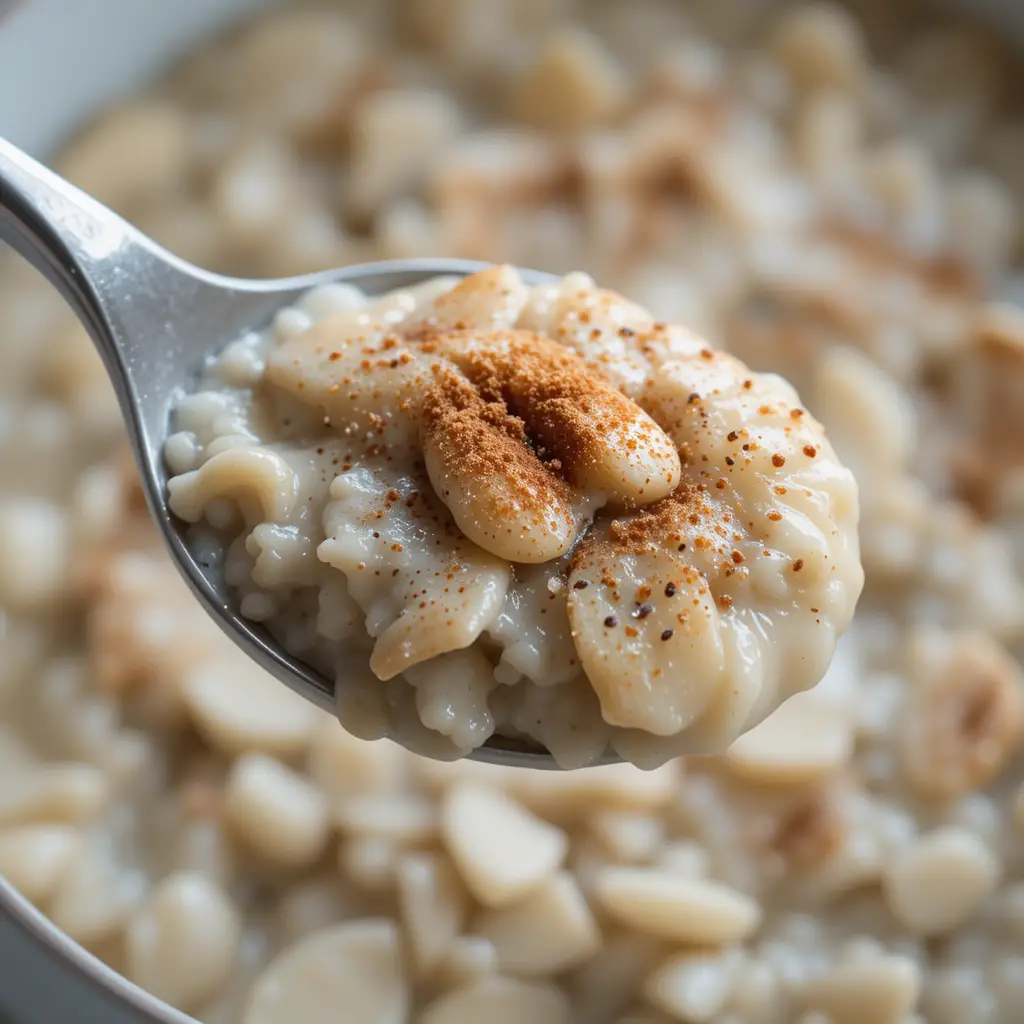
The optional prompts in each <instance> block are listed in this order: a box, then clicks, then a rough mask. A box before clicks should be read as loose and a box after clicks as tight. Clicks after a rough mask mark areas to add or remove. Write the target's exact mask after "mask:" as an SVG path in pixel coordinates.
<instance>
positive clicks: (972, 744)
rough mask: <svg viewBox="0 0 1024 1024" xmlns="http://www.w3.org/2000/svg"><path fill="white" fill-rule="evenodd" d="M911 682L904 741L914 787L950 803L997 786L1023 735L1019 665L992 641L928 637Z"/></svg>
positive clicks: (916, 655) (1023, 678)
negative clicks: (954, 799) (976, 791)
mask: <svg viewBox="0 0 1024 1024" xmlns="http://www.w3.org/2000/svg"><path fill="white" fill-rule="evenodd" d="M936 639H938V643H934V642H933V640H936ZM911 683H912V686H911V689H910V694H909V700H908V701H907V705H906V710H905V712H904V716H905V721H904V725H903V728H902V729H901V730H900V732H899V734H898V735H899V746H900V753H901V754H902V760H903V767H904V771H905V772H906V775H907V779H908V781H909V782H910V783H911V785H912V786H913V788H914V789H915V790H916V791H917V792H918V793H919V794H920V795H922V796H925V797H932V798H935V797H939V798H946V799H948V798H952V797H959V796H963V795H964V794H966V793H968V792H971V791H972V790H975V789H980V788H981V787H983V786H985V785H986V784H987V783H989V782H991V781H992V780H993V779H994V778H995V777H996V776H997V775H998V774H999V772H1000V771H1002V770H1003V768H1004V767H1005V766H1006V764H1007V763H1008V762H1009V760H1010V759H1011V758H1012V757H1013V756H1014V754H1015V753H1016V752H1017V750H1018V749H1019V748H1020V744H1021V738H1022V736H1024V673H1022V672H1021V668H1020V666H1019V665H1018V664H1017V663H1016V662H1015V661H1014V659H1013V658H1011V657H1010V655H1009V654H1008V653H1007V652H1006V650H1005V649H1004V648H1003V647H1001V646H1000V645H999V644H998V643H997V642H996V641H995V640H994V639H993V638H992V637H989V636H987V635H985V634H981V633H970V632H968V633H960V634H956V635H953V636H947V637H943V638H935V637H934V635H933V634H931V633H928V634H922V636H921V637H920V638H919V639H918V640H917V641H916V642H913V643H912V645H911Z"/></svg>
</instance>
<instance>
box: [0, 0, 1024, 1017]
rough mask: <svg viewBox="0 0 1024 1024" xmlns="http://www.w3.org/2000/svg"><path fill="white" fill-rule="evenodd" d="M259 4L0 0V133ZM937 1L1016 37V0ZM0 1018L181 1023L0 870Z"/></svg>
mask: <svg viewBox="0 0 1024 1024" xmlns="http://www.w3.org/2000/svg"><path fill="white" fill-rule="evenodd" d="M270 2H272V0H0V135H2V136H5V137H6V138H9V139H10V140H11V141H12V142H15V143H17V144H18V145H20V146H22V147H23V148H24V149H26V150H28V151H29V152H30V153H32V154H33V155H36V156H43V157H45V156H46V154H47V153H50V152H52V151H53V149H54V148H55V147H56V146H57V145H58V144H59V143H60V142H61V141H62V140H63V139H66V138H67V137H68V136H69V135H70V134H71V132H72V131H73V130H74V129H75V127H76V126H78V125H79V124H81V123H82V122H83V121H85V120H86V119H87V118H88V117H89V116H90V115H91V114H93V113H95V112H96V111H97V110H99V109H101V108H102V107H103V106H105V105H106V104H107V103H109V102H111V101H112V100H114V99H115V98H117V97H119V96H124V95H126V94H128V93H130V91H131V89H132V88H133V87H135V86H138V85H139V84H140V83H143V82H145V81H146V80H147V79H151V78H154V77H156V76H157V75H159V73H160V71H161V70H162V69H163V68H164V67H165V66H166V65H167V64H168V63H169V62H170V61H171V60H173V58H174V57H175V56H176V55H177V54H179V53H181V52H183V51H184V50H187V49H188V47H189V45H190V44H191V43H193V42H196V41H198V40H200V39H202V38H204V37H207V36H209V35H211V34H212V33H214V32H216V31H217V30H218V29H220V28H222V27H224V26H225V25H227V24H229V23H230V22H232V21H233V20H236V19H237V18H239V17H240V16H241V15H243V14H245V13H247V12H251V11H254V10H256V9H258V8H259V7H263V6H267V5H268V4H269V3H270ZM362 2H365V3H373V2H374V0H362ZM622 2H624V3H625V2H628V0H622ZM890 2H891V3H899V2H901V0H890ZM947 6H958V7H960V8H961V9H964V10H968V11H970V12H971V13H972V14H974V15H980V14H983V15H986V16H989V17H991V18H993V19H994V20H995V21H996V22H998V23H999V24H1001V25H1002V26H1004V27H1005V29H1006V30H1007V31H1009V32H1011V33H1012V34H1015V35H1016V36H1017V37H1018V38H1021V39H1024V0H951V2H950V4H948V5H947ZM0 1024H192V1022H191V1018H188V1017H186V1016H184V1015H183V1014H180V1013H178V1012H177V1011H175V1010H172V1009H170V1008H169V1007H167V1006H166V1005H164V1004H162V1003H160V1002H159V1001H158V1000H156V999H153V998H152V997H151V996H149V995H147V994H146V993H144V992H142V991H141V990H140V989H138V988H136V987H135V986H134V985H131V984H129V983H128V982H126V981H125V980H124V979H123V978H120V977H119V976H118V975H116V974H114V973H113V972H112V971H110V970H108V969H107V968H106V967H104V966H103V965H102V964H100V963H99V962H98V961H97V960H95V959H94V958H93V957H91V956H89V954H87V953H85V952H84V951H83V950H81V949H80V948H79V947H78V946H76V945H75V944H74V943H73V942H71V941H70V940H69V939H67V938H66V937H65V936H64V935H62V934H61V933H60V932H59V931H58V930H57V929H56V928H54V927H53V926H52V925H51V924H50V923H49V922H48V921H47V920H46V919H45V918H43V917H42V915H40V914H39V913H38V912H37V911H35V910H33V909H32V908H31V907H30V906H29V905H28V904H27V903H26V902H25V901H24V900H22V899H21V898H20V897H18V896H17V895H16V894H14V893H13V892H12V891H11V890H10V889H9V888H8V887H7V886H6V884H5V883H4V882H3V881H2V879H0ZM297 1024H298V1022H297Z"/></svg>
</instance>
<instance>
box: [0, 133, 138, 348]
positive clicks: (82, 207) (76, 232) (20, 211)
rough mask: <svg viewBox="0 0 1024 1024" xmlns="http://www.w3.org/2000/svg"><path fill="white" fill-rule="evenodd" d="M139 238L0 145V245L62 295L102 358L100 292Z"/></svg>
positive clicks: (106, 339) (104, 335) (105, 339)
mask: <svg viewBox="0 0 1024 1024" xmlns="http://www.w3.org/2000/svg"><path fill="white" fill-rule="evenodd" d="M140 237H141V236H140V235H139V233H138V232H137V231H135V229H134V228H132V227H131V226H130V225H129V224H128V223H127V222H126V221H124V220H122V219H121V218H120V217H119V216H117V214H115V213H113V212H111V211H110V210H108V209H107V208H106V207H105V206H103V205H101V204H100V203H98V202H97V201H96V200H95V199H92V198H91V197H90V196H87V195H86V194H85V193H84V192H82V191H81V190H80V189H77V188H75V186H74V185H72V184H70V183H69V182H67V181H65V180H64V179H63V178H61V177H60V176H58V175H56V174H54V173H53V172H52V171H50V170H48V169H47V168H46V167H44V166H43V165H42V164H41V163H39V162H38V161H37V160H33V159H32V157H30V156H28V154H26V153H23V152H22V151H21V150H20V149H18V148H17V147H16V146H14V145H12V144H11V143H10V142H8V141H7V140H6V139H3V138H0V241H4V242H7V243H8V244H9V245H11V246H12V247H13V248H14V250H15V251H16V252H18V253H19V254H20V255H21V256H23V257H24V258H25V259H26V260H28V262H29V263H31V264H32V265H33V266H34V267H35V268H36V269H37V270H39V271H40V272H41V273H42V274H43V276H44V277H46V278H47V280H49V281H50V283H51V284H53V285H54V286H55V287H56V288H57V290H58V291H59V292H60V293H61V295H62V296H63V298H64V299H65V301H66V302H67V303H68V304H69V305H70V306H71V308H72V309H73V310H74V312H75V313H76V315H77V316H78V317H79V318H80V319H81V321H82V323H83V324H84V325H85V327H86V328H87V329H88V331H89V333H90V334H91V335H92V337H93V340H94V341H95V342H96V344H97V346H98V347H99V348H100V352H101V354H102V355H103V357H104V359H105V360H107V361H108V362H109V360H110V358H111V356H114V357H115V360H116V354H115V353H113V352H111V351H109V347H110V332H109V330H108V328H107V326H106V321H107V318H106V315H105V313H104V302H103V296H104V292H105V291H106V290H107V288H108V287H110V286H113V285H114V283H115V280H114V279H116V277H117V275H118V273H119V270H118V268H119V266H121V265H122V261H123V260H124V257H125V250H126V249H127V248H132V247H135V246H137V245H138V242H139V239H140Z"/></svg>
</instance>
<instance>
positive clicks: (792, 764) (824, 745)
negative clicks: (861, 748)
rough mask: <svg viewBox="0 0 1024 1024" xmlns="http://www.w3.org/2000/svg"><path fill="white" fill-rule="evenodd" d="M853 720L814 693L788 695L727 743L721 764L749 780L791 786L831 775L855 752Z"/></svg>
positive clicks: (840, 709) (843, 711) (842, 710)
mask: <svg viewBox="0 0 1024 1024" xmlns="http://www.w3.org/2000/svg"><path fill="white" fill-rule="evenodd" d="M853 725H854V723H853V721H852V719H851V718H850V716H849V715H848V714H847V713H846V711H845V710H844V709H842V708H839V707H837V706H836V705H834V704H831V703H829V702H826V701H825V700H823V699H821V698H819V697H818V696H817V695H815V694H812V693H807V694H797V695H796V696H795V697H790V699H789V700H787V701H786V702H785V703H783V704H781V705H780V706H779V707H778V708H777V709H776V710H775V711H774V712H772V714H770V715H769V716H768V717H767V718H766V719H765V720H764V721H763V722H762V723H761V724H760V725H756V726H754V728H753V729H751V730H750V731H749V732H747V733H744V734H743V735H742V736H740V737H739V739H737V740H736V741H735V742H734V743H733V744H732V746H730V747H729V749H728V751H727V752H726V756H725V764H726V765H728V767H729V768H731V769H732V770H733V771H734V772H735V773H736V774H737V775H740V776H742V777H743V778H746V779H749V780H750V781H752V782H759V783H766V784H771V785H784V786H795V785H800V784H803V783H808V782H814V781H817V780H819V779H822V778H825V777H827V776H830V775H833V774H835V773H836V772H837V771H839V769H841V768H842V767H843V766H844V765H845V764H846V763H847V762H848V761H849V759H850V757H851V755H852V754H853Z"/></svg>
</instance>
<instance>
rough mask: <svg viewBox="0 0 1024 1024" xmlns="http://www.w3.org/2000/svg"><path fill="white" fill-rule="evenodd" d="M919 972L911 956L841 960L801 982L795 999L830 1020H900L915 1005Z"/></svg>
mask: <svg viewBox="0 0 1024 1024" xmlns="http://www.w3.org/2000/svg"><path fill="white" fill-rule="evenodd" d="M920 990H921V973H920V971H919V970H918V968H917V965H916V964H914V962H913V961H912V960H908V959H906V958H904V957H897V956H885V957H878V958H877V959H873V960H868V961H865V962H864V963H851V964H841V965H840V966H838V967H834V968H833V969H832V970H830V971H829V972H828V973H827V974H825V975H824V976H823V977H820V978H814V979H812V980H811V981H808V982H805V983H804V984H803V985H802V986H801V988H800V993H799V999H800V1001H801V1002H802V1003H803V1005H804V1006H806V1007H807V1008H808V1009H811V1010H817V1011H818V1012H819V1013H823V1014H825V1015H826V1016H827V1017H828V1020H829V1022H830V1024H864V1022H866V1021H870V1022H871V1024H901V1022H902V1021H904V1020H906V1018H907V1015H908V1014H910V1013H911V1012H912V1011H913V1009H914V1007H915V1006H916V1005H917V999H918V994H919V993H920Z"/></svg>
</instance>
